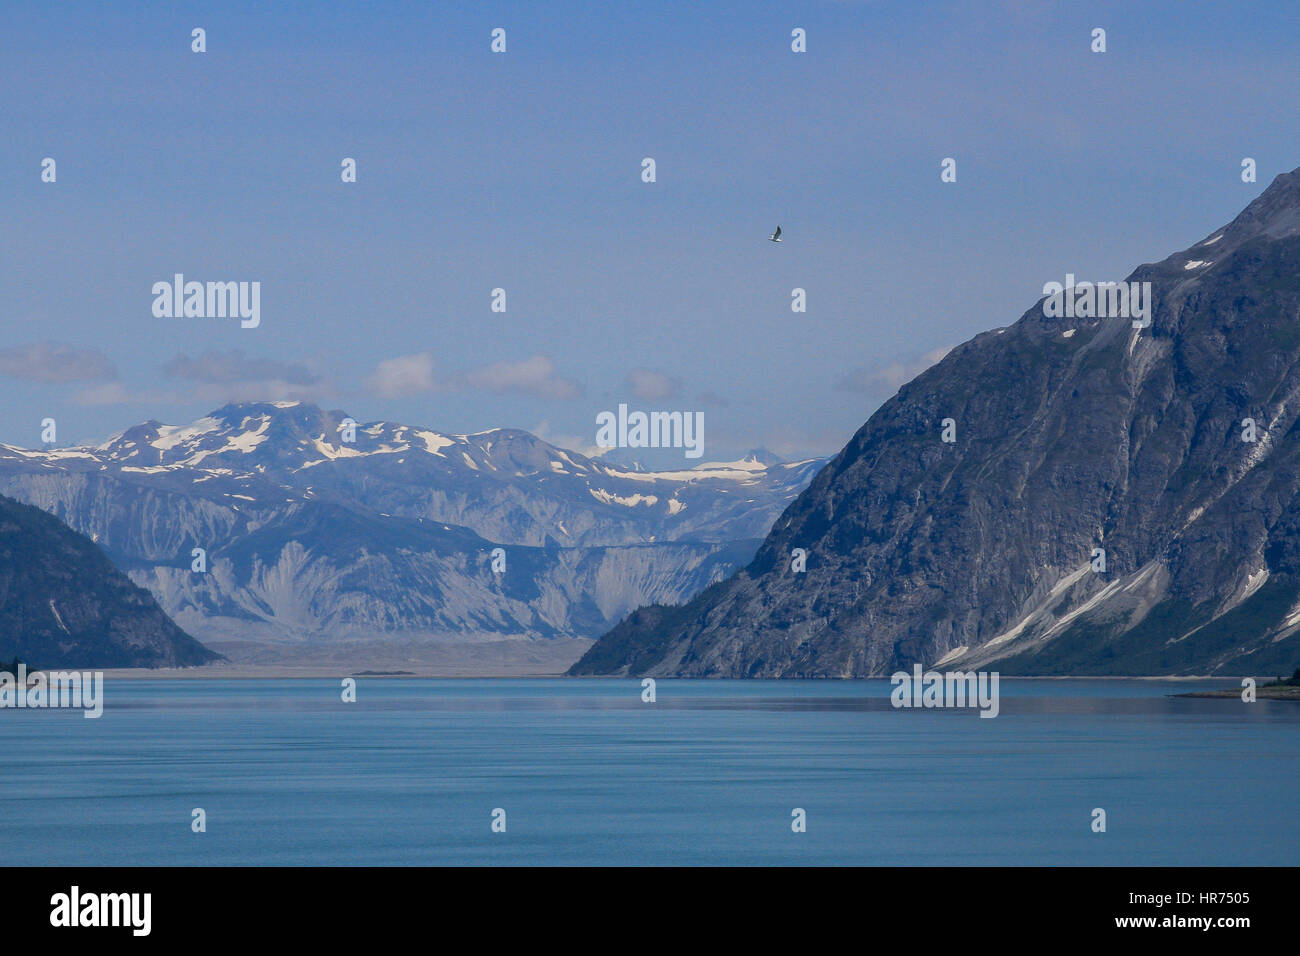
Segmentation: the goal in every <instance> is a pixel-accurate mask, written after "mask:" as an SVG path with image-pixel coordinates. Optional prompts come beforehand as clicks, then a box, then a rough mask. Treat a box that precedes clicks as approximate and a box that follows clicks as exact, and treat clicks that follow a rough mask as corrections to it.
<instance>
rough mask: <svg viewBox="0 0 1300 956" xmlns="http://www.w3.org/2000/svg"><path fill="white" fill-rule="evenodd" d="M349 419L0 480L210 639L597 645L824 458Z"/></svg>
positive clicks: (140, 447) (94, 459)
mask: <svg viewBox="0 0 1300 956" xmlns="http://www.w3.org/2000/svg"><path fill="white" fill-rule="evenodd" d="M345 419H346V416H345V414H344V413H343V412H339V411H333V412H326V411H323V410H321V409H320V408H317V407H315V406H312V405H309V404H302V403H291V402H281V403H254V404H240V405H230V406H227V407H225V408H222V409H219V410H217V411H215V412H213V413H211V414H210V415H208V416H206V417H204V418H202V419H200V420H198V421H196V422H193V423H191V424H189V425H186V426H167V425H162V424H159V423H157V422H148V423H145V424H142V425H138V426H136V427H134V428H131V429H129V430H127V431H126V432H124V433H122V434H121V435H118V436H116V437H114V438H113V439H111V440H109V441H107V442H105V443H103V444H102V445H99V446H95V447H78V448H59V449H20V448H13V447H8V446H0V492H2V493H5V494H9V495H12V496H13V497H15V498H18V499H20V500H23V501H26V502H28V503H30V504H34V505H36V506H38V507H40V508H43V509H45V510H47V511H49V512H51V513H52V514H54V515H56V516H58V517H59V518H61V519H62V520H64V521H65V522H67V524H68V525H70V526H71V527H73V528H74V529H76V530H78V531H80V532H82V533H84V534H86V535H88V536H90V537H92V538H93V539H94V540H95V541H97V542H98V543H99V544H100V545H101V546H102V547H103V548H104V549H105V551H106V552H107V553H108V554H109V555H110V556H111V557H112V558H113V560H114V561H115V562H116V563H117V564H118V566H119V567H122V568H124V569H126V570H127V571H128V572H129V573H130V575H131V577H132V578H133V579H134V580H135V581H136V582H137V583H140V584H142V585H144V586H146V587H148V588H149V589H150V590H151V591H152V592H153V593H154V594H155V595H156V596H157V598H158V600H159V601H160V603H161V604H162V606H163V607H164V608H165V609H166V610H167V611H168V613H170V614H171V615H172V616H173V617H175V618H176V620H177V621H178V622H179V623H181V624H182V625H183V626H184V627H186V628H187V629H189V630H190V631H192V632H193V633H194V634H196V635H197V636H199V637H200V638H201V639H203V640H204V641H205V642H209V643H211V642H216V643H217V644H220V643H221V642H225V641H234V640H239V641H245V640H248V639H254V640H269V641H299V642H301V641H320V640H342V639H349V640H356V639H365V638H375V637H379V636H382V635H389V636H394V635H404V636H441V637H447V636H455V637H484V636H496V637H501V636H510V637H586V638H593V637H595V636H597V635H598V634H600V633H602V632H603V631H604V630H606V629H608V627H609V626H610V625H612V624H613V623H614V622H616V621H617V620H619V619H620V618H621V617H623V616H624V615H626V614H627V613H628V612H629V611H630V610H632V609H633V608H636V607H638V606H641V605H642V604H645V603H652V602H655V601H681V600H685V599H686V598H687V597H690V596H691V595H693V594H694V593H696V592H697V591H698V590H700V589H701V588H703V587H705V586H706V585H708V584H709V583H711V582H713V581H716V580H720V579H722V578H723V577H725V576H726V575H727V574H728V573H730V572H731V571H732V570H734V569H735V568H736V567H739V566H740V565H742V564H744V563H745V562H746V561H748V560H749V558H750V557H752V555H753V552H754V549H755V548H756V547H757V545H758V542H759V540H760V539H761V536H762V534H763V533H764V532H765V530H766V528H767V527H769V526H770V524H771V522H772V520H774V519H775V517H776V515H778V514H779V513H780V512H781V510H783V509H784V507H785V506H786V505H787V504H788V503H789V502H790V501H791V500H793V499H794V497H795V496H796V495H797V493H798V492H799V491H800V490H801V489H802V488H803V487H805V486H806V484H807V482H808V480H809V478H810V477H811V475H812V474H813V473H814V472H815V471H816V469H817V467H818V466H819V465H820V464H821V463H822V462H820V461H810V462H801V463H796V464H765V463H763V462H760V461H758V460H756V459H754V458H750V459H746V460H743V461H740V462H732V463H725V464H703V465H699V466H697V467H695V468H691V469H682V470H680V471H675V472H644V471H635V470H631V469H625V468H620V467H616V466H612V465H606V464H604V463H602V462H600V461H599V460H595V459H589V458H586V457H584V456H582V455H579V454H576V453H574V452H568V451H565V450H563V449H560V448H557V447H555V446H552V445H549V444H548V443H546V442H543V441H541V440H540V439H538V438H536V437H535V436H533V435H530V434H528V433H527V432H522V431H517V430H509V429H498V430H493V431H489V432H483V433H481V434H477V435H448V434H443V433H440V432H435V431H432V430H429V429H422V428H417V427H413V426H406V425H399V424H393V423H387V422H375V423H367V424H359V425H357V426H356V428H355V439H354V440H345V439H347V438H349V437H350V436H349V435H348V431H347V428H346V422H345ZM195 548H202V549H203V550H204V551H205V560H206V571H205V572H202V573H199V572H196V571H194V570H193V561H194V557H193V551H194V549H195ZM497 548H502V549H504V551H505V562H506V564H505V567H506V570H505V572H504V573H496V572H495V571H494V570H493V567H492V553H493V551H494V550H495V549H497Z"/></svg>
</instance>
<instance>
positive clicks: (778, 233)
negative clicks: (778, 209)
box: [767, 226, 781, 242]
mask: <svg viewBox="0 0 1300 956" xmlns="http://www.w3.org/2000/svg"><path fill="white" fill-rule="evenodd" d="M767 241H768V242H780V241H781V227H780V226H777V227H776V232H774V233H772V234H771V235H770V236H768V237H767Z"/></svg>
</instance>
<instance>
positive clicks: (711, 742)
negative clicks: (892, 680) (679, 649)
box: [0, 678, 1300, 865]
mask: <svg viewBox="0 0 1300 956" xmlns="http://www.w3.org/2000/svg"><path fill="white" fill-rule="evenodd" d="M1211 686H1215V687H1219V686H1232V683H1231V682H1224V683H1223V684H1214V685H1211ZM1189 689H1196V690H1199V689H1206V685H1205V684H1204V683H1203V682H1198V683H1197V684H1194V685H1189V684H1188V683H1186V682H1154V681H1132V680H1087V681H1082V680H1081V681H1072V680H1023V681H1010V680H1006V681H1002V683H1001V697H1002V700H1001V713H1000V714H999V716H998V717H996V718H994V719H987V718H980V717H979V716H978V713H977V711H974V710H965V711H957V710H895V709H893V708H891V707H890V705H889V700H888V696H889V690H890V684H889V682H888V681H884V680H877V681H676V680H661V681H659V682H658V688H657V690H658V700H657V701H656V702H655V703H642V701H641V686H640V683H639V682H638V681H629V680H418V679H367V678H360V679H358V688H357V690H358V700H357V702H356V703H351V704H348V703H344V702H343V701H342V700H341V699H340V685H339V682H338V681H328V680H180V681H155V680H120V679H119V680H111V681H109V682H108V683H107V684H106V686H105V709H104V715H103V717H102V718H100V719H98V720H87V719H85V718H83V716H82V715H81V713H80V712H77V711H30V710H28V711H17V710H4V711H0V747H3V752H4V754H5V756H6V758H7V759H6V772H5V774H4V782H3V784H0V864H5V865H110V864H112V865H136V864H161V865H191V864H192V865H232V864H287V865H297V864H316V865H355V864H373V865H389V864H433V865H438V864H541V865H572V864H796V865H797V864H885V865H923V864H924V865H948V864H953V865H967V864H1007V865H1019V864H1047V865H1066V864H1088V865H1106V864H1118V865H1166V864H1169V865H1190V864H1212V865H1242V864H1264V865H1283V864H1286V865H1293V864H1295V863H1296V862H1297V851H1296V847H1297V845H1300V815H1298V814H1297V813H1296V812H1295V810H1296V804H1295V788H1296V783H1297V780H1300V704H1297V703H1293V702H1287V701H1267V700H1261V701H1258V702H1256V703H1253V704H1244V703H1242V702H1241V701H1240V700H1205V699H1199V700H1198V699H1179V698H1172V697H1169V696H1167V695H1169V694H1174V693H1181V692H1184V691H1187V690H1189ZM196 807H201V808H203V809H204V810H205V811H206V815H207V832H206V833H194V832H191V826H190V823H191V811H192V810H193V809H194V808H196ZM498 807H499V808H503V809H504V810H505V811H506V822H507V829H506V832H505V833H493V832H492V830H491V814H492V811H493V809H494V808H498ZM796 807H798V808H803V809H804V810H805V811H806V812H807V832H805V833H794V832H792V830H791V826H790V823H791V811H792V810H793V809H794V808H796ZM1095 807H1101V808H1104V809H1105V811H1106V814H1107V831H1106V832H1105V833H1094V832H1092V830H1091V826H1090V824H1091V820H1092V817H1091V813H1092V810H1093V808H1095Z"/></svg>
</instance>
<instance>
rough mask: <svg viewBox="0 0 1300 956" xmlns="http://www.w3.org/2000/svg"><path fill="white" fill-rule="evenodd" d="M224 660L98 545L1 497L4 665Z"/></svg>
mask: <svg viewBox="0 0 1300 956" xmlns="http://www.w3.org/2000/svg"><path fill="white" fill-rule="evenodd" d="M218 656H219V655H217V654H214V653H213V652H211V651H209V650H208V649H207V648H205V647H203V645H201V644H200V643H199V642H198V641H196V640H194V638H192V637H190V636H189V635H188V634H186V633H185V632H184V631H182V630H181V629H180V628H179V627H177V626H176V625H175V624H174V623H172V622H171V621H170V620H168V618H167V616H166V615H165V614H164V613H163V612H162V609H161V608H159V607H158V603H157V602H156V601H155V600H154V599H153V597H152V596H150V594H149V592H148V591H145V590H143V589H142V588H139V587H137V586H136V585H134V584H132V583H131V582H130V581H129V580H128V579H127V577H126V576H125V575H124V574H122V573H121V572H120V571H118V570H117V569H116V568H115V567H113V564H112V562H111V561H109V560H108V558H107V557H106V556H105V555H104V553H103V552H102V551H101V550H100V549H99V548H97V547H96V546H95V544H94V542H92V541H90V540H88V539H87V538H85V537H83V536H82V535H79V534H77V533H76V532H74V531H72V530H71V529H69V528H67V527H66V526H64V525H63V524H62V523H61V522H59V521H58V520H57V519H55V518H53V517H51V516H50V515H48V514H46V513H45V512H43V511H41V510H40V509H38V508H32V507H29V506H27V505H24V504H20V503H19V502H17V501H13V500H12V499H9V498H4V497H0V660H4V661H10V660H13V658H15V657H18V658H21V659H22V660H24V661H26V662H28V664H29V665H30V666H32V667H41V668H95V667H163V666H167V667H178V666H188V665H192V664H205V663H207V662H208V661H211V660H215V659H216V658H217V657H218Z"/></svg>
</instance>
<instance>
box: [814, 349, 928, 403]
mask: <svg viewBox="0 0 1300 956" xmlns="http://www.w3.org/2000/svg"><path fill="white" fill-rule="evenodd" d="M950 351H952V346H950V345H949V346H944V347H942V348H937V349H931V350H930V351H929V352H926V353H925V354H924V355H919V356H917V357H916V358H914V359H910V360H906V361H897V362H890V363H889V364H888V365H881V366H876V367H874V368H855V369H852V370H850V371H848V372H845V373H844V374H842V375H841V376H840V377H839V378H837V379H836V380H835V387H836V388H839V389H844V390H846V391H850V392H860V393H861V394H863V395H880V394H886V395H892V394H894V393H895V392H897V391H898V390H899V389H900V388H902V387H903V386H904V385H906V384H907V383H908V382H910V381H911V380H912V379H914V378H916V377H917V376H918V375H920V374H921V373H922V372H924V371H925V370H926V369H928V368H929V367H930V366H932V365H934V364H936V363H937V362H939V361H940V360H941V359H942V358H943V357H944V356H945V355H947V354H948V353H949V352H950Z"/></svg>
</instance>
